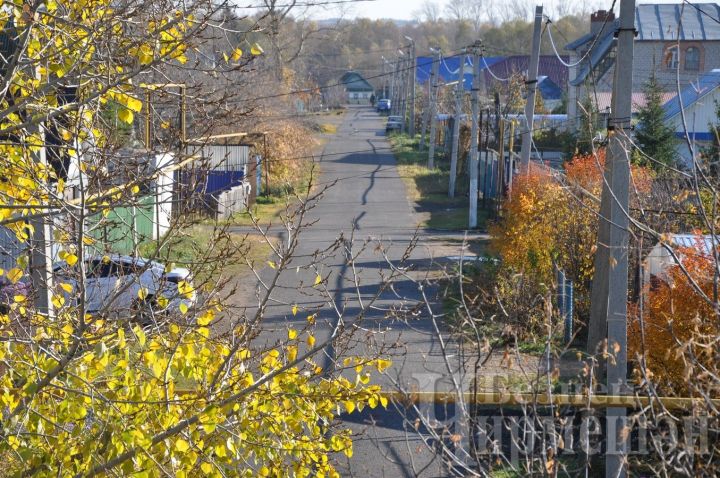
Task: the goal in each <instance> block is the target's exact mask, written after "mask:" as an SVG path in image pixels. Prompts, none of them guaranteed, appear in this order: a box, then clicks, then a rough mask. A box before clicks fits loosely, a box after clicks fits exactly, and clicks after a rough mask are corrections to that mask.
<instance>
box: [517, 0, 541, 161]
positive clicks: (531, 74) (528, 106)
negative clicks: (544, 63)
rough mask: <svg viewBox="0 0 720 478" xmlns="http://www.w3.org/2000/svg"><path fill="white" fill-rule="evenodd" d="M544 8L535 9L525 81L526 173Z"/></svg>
mask: <svg viewBox="0 0 720 478" xmlns="http://www.w3.org/2000/svg"><path fill="white" fill-rule="evenodd" d="M542 15H543V7H542V5H538V6H536V7H535V27H534V29H533V41H532V51H531V52H530V53H531V54H530V64H529V65H528V76H527V79H526V80H525V85H527V102H526V103H525V131H523V136H522V151H521V155H520V156H521V158H520V160H521V167H522V171H523V172H524V173H527V172H528V171H529V170H530V148H531V143H532V131H533V120H534V117H535V91H536V90H537V74H538V64H539V62H540V34H541V33H542Z"/></svg>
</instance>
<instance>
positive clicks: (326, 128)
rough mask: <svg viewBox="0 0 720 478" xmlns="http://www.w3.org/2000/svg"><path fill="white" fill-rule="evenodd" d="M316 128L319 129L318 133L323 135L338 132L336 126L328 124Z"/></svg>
mask: <svg viewBox="0 0 720 478" xmlns="http://www.w3.org/2000/svg"><path fill="white" fill-rule="evenodd" d="M318 128H320V131H321V132H322V133H325V134H335V133H337V130H338V127H337V125H334V124H330V123H322V124H320V125H318Z"/></svg>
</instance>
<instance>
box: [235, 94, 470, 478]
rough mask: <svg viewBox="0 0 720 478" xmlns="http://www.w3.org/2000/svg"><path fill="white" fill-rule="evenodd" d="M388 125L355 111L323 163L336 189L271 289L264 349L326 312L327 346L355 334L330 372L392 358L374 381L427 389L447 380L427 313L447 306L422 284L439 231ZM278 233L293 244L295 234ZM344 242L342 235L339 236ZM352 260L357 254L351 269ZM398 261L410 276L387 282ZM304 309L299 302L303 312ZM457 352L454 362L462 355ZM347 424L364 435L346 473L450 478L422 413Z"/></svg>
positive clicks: (392, 413) (377, 415)
mask: <svg viewBox="0 0 720 478" xmlns="http://www.w3.org/2000/svg"><path fill="white" fill-rule="evenodd" d="M384 123H385V121H384V118H382V117H380V116H379V115H378V114H377V113H375V112H374V111H373V110H372V109H370V108H368V107H354V108H350V109H349V111H348V112H347V113H346V114H345V116H344V118H343V122H342V124H341V125H340V126H339V128H338V131H337V133H336V134H334V135H332V136H331V137H330V140H329V142H328V143H327V145H326V147H325V148H324V152H323V154H322V157H320V158H318V160H317V161H318V162H319V163H320V170H321V175H320V177H319V178H318V184H319V187H320V188H322V187H324V186H328V189H327V190H326V191H325V193H324V194H323V197H322V198H321V199H320V200H319V201H318V202H317V204H315V205H314V207H313V208H312V209H311V210H309V211H308V214H307V217H306V218H305V220H304V224H306V225H307V226H304V227H302V228H301V229H300V232H299V234H300V240H299V246H298V248H297V250H296V252H295V258H294V259H293V262H292V263H291V264H290V266H289V267H288V268H287V269H286V270H285V271H284V272H283V273H282V274H280V277H279V280H278V285H277V287H276V289H275V290H274V292H273V294H272V299H273V300H272V302H271V303H270V305H269V307H268V310H267V313H266V315H265V318H264V319H263V322H262V334H261V335H260V337H259V338H258V342H260V343H259V344H258V345H266V346H272V345H273V344H275V343H280V342H282V341H284V340H286V339H287V329H288V328H289V327H293V328H296V329H302V328H303V327H305V326H306V325H307V319H306V317H307V315H308V314H310V313H316V314H317V319H316V327H317V329H316V333H315V336H316V339H317V341H318V343H320V341H322V340H324V339H326V338H327V337H329V336H330V334H331V333H332V331H333V330H335V329H336V328H337V327H340V328H341V329H342V330H343V333H344V335H346V336H350V339H348V340H342V341H340V342H338V343H336V344H334V346H330V347H327V349H326V350H325V354H323V356H322V357H318V362H322V363H319V365H321V366H323V367H324V368H326V369H330V368H331V367H332V366H333V364H334V358H335V357H338V356H340V357H344V356H347V355H348V354H359V355H367V354H378V353H379V354H381V355H383V356H384V357H389V358H391V359H392V361H393V365H392V366H391V368H390V369H389V370H387V371H386V375H384V376H378V374H377V373H376V374H375V375H374V377H373V381H374V383H379V384H381V385H382V386H383V388H385V389H386V390H393V389H394V387H395V386H396V384H397V383H401V384H402V386H403V387H406V388H411V389H412V388H414V389H418V388H423V389H424V388H425V386H424V385H422V382H423V381H424V380H427V379H428V378H429V377H433V376H435V377H438V376H446V377H447V376H448V365H447V364H446V362H445V360H444V359H443V353H442V350H441V345H440V343H439V341H438V340H437V335H436V334H435V332H434V327H433V323H432V321H431V320H430V318H429V317H430V312H429V308H432V309H433V310H434V311H435V312H436V313H439V312H440V308H439V304H437V303H436V302H435V299H434V297H433V288H432V287H427V288H424V289H423V290H425V294H426V295H427V297H428V299H429V300H428V302H427V303H425V301H424V300H423V294H422V292H421V288H420V287H419V285H420V284H422V283H423V282H422V278H424V277H425V275H426V274H427V273H428V272H430V271H432V270H434V269H436V263H435V262H434V261H433V260H432V259H431V257H432V255H433V245H432V243H431V241H430V236H428V235H426V234H425V233H423V232H422V231H417V230H416V225H417V222H418V220H417V219H418V218H417V217H416V215H415V212H414V209H413V206H412V205H411V204H410V203H409V202H408V200H407V199H406V194H405V186H404V184H403V181H402V179H401V178H400V176H399V174H398V170H397V168H396V166H395V159H394V157H393V155H392V154H391V153H390V152H389V144H388V142H387V140H386V138H385V136H384ZM292 233H293V234H294V233H297V231H292ZM280 237H281V238H282V239H284V240H287V233H285V234H281V235H280ZM340 237H342V238H343V240H341V241H338V238H340ZM416 240H417V243H416V244H414V242H415V241H416ZM412 245H415V247H414V248H413V249H412V250H409V248H410V247H411V246H412ZM348 256H353V257H354V258H355V259H354V261H353V265H351V264H349V261H348V260H347V258H348ZM404 257H405V258H406V259H407V260H405V261H403V258H404ZM312 264H314V266H312ZM393 268H402V269H403V271H404V272H405V274H401V275H400V276H399V277H398V278H396V280H394V281H393V282H392V284H391V285H392V287H388V286H389V285H390V284H387V283H386V279H387V277H388V276H389V275H390V274H391V270H392V269H393ZM317 273H319V274H320V275H321V277H322V278H323V279H324V282H323V283H322V284H320V285H319V286H315V285H314V284H315V277H316V274H317ZM274 274H275V271H274V270H272V269H271V268H269V267H268V268H266V269H265V270H263V271H262V273H261V278H262V280H263V281H265V282H266V283H268V282H269V281H271V280H272V277H273V275H274ZM245 300H248V301H251V300H252V298H251V297H247V298H246V299H245ZM294 305H297V306H298V309H299V311H298V312H297V314H296V315H293V313H292V309H293V306H294ZM448 353H449V354H450V356H451V357H450V361H451V363H450V367H452V366H453V364H452V360H453V359H455V358H456V354H454V353H453V351H452V350H450V351H448ZM353 374H354V372H351V376H352V377H353V378H354V375H353ZM342 422H343V424H344V425H347V426H350V427H351V428H353V430H355V431H356V432H357V433H358V436H357V437H356V439H355V451H354V456H353V458H352V459H350V460H345V459H344V457H340V458H338V460H339V461H340V462H341V464H342V466H341V468H342V469H343V474H344V475H346V476H364V477H381V476H391V477H401V476H442V475H443V474H442V472H441V470H440V469H439V467H438V465H437V463H435V461H434V458H433V456H432V454H431V453H430V452H429V450H428V448H427V447H426V445H425V444H423V442H422V441H421V439H420V437H419V436H417V434H416V433H415V432H414V427H413V422H414V417H413V416H406V414H405V412H404V411H403V410H400V409H399V408H396V407H394V406H392V405H391V406H389V407H388V410H381V409H379V408H378V409H376V410H374V411H370V410H369V409H366V410H365V411H363V412H362V413H357V412H356V413H354V414H352V415H344V416H343V417H342ZM428 465H429V466H428ZM420 470H424V471H422V472H421V473H418V472H419V471H420Z"/></svg>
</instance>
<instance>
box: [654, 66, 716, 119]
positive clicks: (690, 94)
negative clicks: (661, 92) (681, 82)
mask: <svg viewBox="0 0 720 478" xmlns="http://www.w3.org/2000/svg"><path fill="white" fill-rule="evenodd" d="M718 87H720V70H712V71H711V72H710V73H706V74H704V75H702V76H701V77H700V78H698V81H697V83H691V84H690V86H688V87H687V88H685V89H684V90H682V91H681V92H680V95H679V97H678V96H676V97H675V98H673V99H671V100H670V101H668V102H667V103H665V104H664V105H663V109H664V110H665V119H666V120H668V119H670V118H673V117H674V116H677V115H679V114H680V109H681V108H680V99H682V106H683V108H687V107H689V106H691V105H692V104H694V103H695V102H696V101H699V100H701V99H702V98H704V97H705V96H707V95H709V94H710V93H712V92H713V91H715V90H716V89H717V88H718Z"/></svg>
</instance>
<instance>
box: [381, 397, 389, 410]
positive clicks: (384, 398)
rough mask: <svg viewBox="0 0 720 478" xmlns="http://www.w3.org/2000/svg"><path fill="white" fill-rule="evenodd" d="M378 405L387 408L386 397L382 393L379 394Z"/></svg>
mask: <svg viewBox="0 0 720 478" xmlns="http://www.w3.org/2000/svg"><path fill="white" fill-rule="evenodd" d="M380 405H382V406H383V408H387V406H388V399H387V397H386V396H384V395H380Z"/></svg>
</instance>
